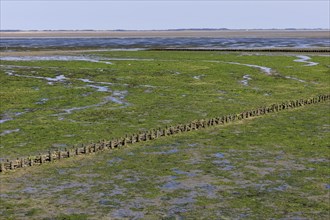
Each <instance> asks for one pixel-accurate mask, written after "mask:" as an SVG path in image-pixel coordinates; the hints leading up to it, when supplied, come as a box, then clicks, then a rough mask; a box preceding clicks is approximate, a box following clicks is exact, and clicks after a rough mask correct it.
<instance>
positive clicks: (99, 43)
mask: <svg viewBox="0 0 330 220" xmlns="http://www.w3.org/2000/svg"><path fill="white" fill-rule="evenodd" d="M329 46H330V42H329V39H327V38H204V37H201V38H184V37H182V38H33V39H31V38H20V39H9V38H8V39H1V41H0V47H3V48H7V49H10V48H12V47H21V48H45V47H68V48H70V47H99V48H108V49H112V50H140V49H146V48H159V47H205V48H212V47H221V48H265V47H267V48H274V47H292V48H309V47H329Z"/></svg>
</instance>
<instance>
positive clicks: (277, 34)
mask: <svg viewBox="0 0 330 220" xmlns="http://www.w3.org/2000/svg"><path fill="white" fill-rule="evenodd" d="M157 37H166V38H171V37H173V38H176V37H196V38H198V37H210V38H330V31H329V30H197V31H196V30H182V31H167V30H166V31H19V32H15V31H13V32H0V38H157Z"/></svg>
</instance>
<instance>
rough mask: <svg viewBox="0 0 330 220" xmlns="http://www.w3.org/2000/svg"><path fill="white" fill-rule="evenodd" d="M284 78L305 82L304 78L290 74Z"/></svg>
mask: <svg viewBox="0 0 330 220" xmlns="http://www.w3.org/2000/svg"><path fill="white" fill-rule="evenodd" d="M285 78H286V79H292V80H296V81H298V82H301V83H305V82H306V81H305V80H302V79H298V78H295V77H292V76H285Z"/></svg>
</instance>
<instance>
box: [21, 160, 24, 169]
mask: <svg viewBox="0 0 330 220" xmlns="http://www.w3.org/2000/svg"><path fill="white" fill-rule="evenodd" d="M21 167H25V160H24V158H21Z"/></svg>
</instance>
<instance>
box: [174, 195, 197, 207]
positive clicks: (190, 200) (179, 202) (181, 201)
mask: <svg viewBox="0 0 330 220" xmlns="http://www.w3.org/2000/svg"><path fill="white" fill-rule="evenodd" d="M194 202H195V199H194V198H192V197H183V198H176V199H173V200H172V201H171V202H170V203H171V204H175V205H184V204H189V203H194Z"/></svg>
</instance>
